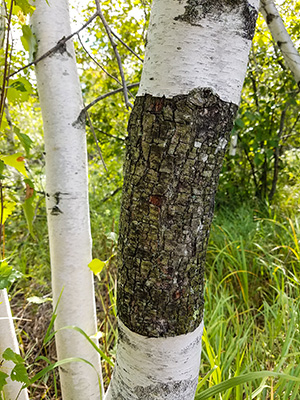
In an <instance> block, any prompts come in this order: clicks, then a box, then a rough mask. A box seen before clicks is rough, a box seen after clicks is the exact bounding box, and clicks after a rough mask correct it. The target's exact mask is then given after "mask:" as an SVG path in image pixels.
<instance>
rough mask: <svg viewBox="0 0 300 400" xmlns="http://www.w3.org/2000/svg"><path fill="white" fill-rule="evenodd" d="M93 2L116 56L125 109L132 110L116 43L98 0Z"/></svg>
mask: <svg viewBox="0 0 300 400" xmlns="http://www.w3.org/2000/svg"><path fill="white" fill-rule="evenodd" d="M95 1H96V7H97V14H98V15H99V17H100V19H101V21H102V24H103V25H104V28H105V30H106V33H107V36H108V38H109V41H110V43H111V45H112V48H113V50H114V53H115V56H116V59H117V62H118V66H119V71H120V75H121V80H122V85H123V93H124V99H125V105H126V107H127V109H129V108H132V107H133V105H132V104H131V103H130V102H129V100H128V93H127V85H126V81H125V76H124V71H123V66H122V60H121V57H120V54H119V52H118V49H117V45H116V43H115V41H114V38H113V35H112V32H111V29H110V27H109V25H108V23H107V21H106V19H105V17H104V15H103V13H102V10H101V7H100V2H99V0H95Z"/></svg>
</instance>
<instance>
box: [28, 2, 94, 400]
mask: <svg viewBox="0 0 300 400" xmlns="http://www.w3.org/2000/svg"><path fill="white" fill-rule="evenodd" d="M47 3H49V5H48V4H47ZM35 6H36V10H35V12H34V14H33V17H32V24H33V29H34V33H35V35H36V38H37V42H38V54H37V57H38V56H40V55H42V54H43V53H45V52H46V51H47V50H49V49H50V48H51V47H53V46H54V45H55V44H56V43H57V42H58V41H59V40H60V39H62V38H63V37H64V36H67V35H68V34H69V33H70V22H69V11H68V1H67V0H48V1H47V2H46V1H45V0H37V1H36V2H35ZM36 74H37V83H38V91H39V96H40V103H41V108H42V115H43V122H44V134H45V152H46V204H47V214H48V226H49V240H50V256H51V269H52V287H53V301H54V304H55V305H56V304H57V302H58V300H59V297H60V295H61V298H60V300H59V305H58V310H57V318H56V320H55V329H56V330H60V329H61V328H63V327H65V326H68V325H75V326H77V327H80V328H81V329H83V330H84V331H85V332H86V334H88V335H93V334H95V332H96V329H97V328H96V313H95V301H94V287H93V277H92V273H91V271H90V270H89V268H88V263H89V262H90V260H91V236H90V222H89V207H88V183H87V182H88V181H87V150H86V134H85V122H84V121H80V122H76V123H75V121H76V120H77V118H78V116H79V114H80V112H81V110H82V108H83V104H82V97H81V88H80V84H79V80H78V75H77V70H76V61H75V54H74V47H73V43H72V42H70V41H69V42H67V43H66V44H65V45H62V46H61V47H60V48H59V50H58V51H57V52H56V53H55V54H52V55H51V56H50V57H48V58H46V59H44V60H43V61H41V62H39V63H38V65H37V67H36ZM56 346H57V353H58V359H59V360H61V359H65V358H68V357H81V358H83V359H85V360H87V361H88V362H90V363H91V364H93V365H94V367H95V369H96V371H97V372H98V373H99V374H100V360H99V355H98V353H97V352H96V351H95V350H94V349H93V347H92V346H91V345H90V343H89V342H88V341H87V340H86V339H85V338H84V337H83V336H82V335H80V334H79V333H78V332H76V331H73V330H69V329H68V330H60V331H59V332H58V333H57V334H56ZM60 377H61V386H62V393H63V399H64V400H83V399H88V400H93V399H94V400H96V399H97V400H98V399H99V398H100V392H99V386H98V376H97V373H96V372H95V370H93V368H92V367H90V366H89V365H87V364H85V363H82V362H76V363H74V362H73V363H71V364H67V365H64V366H63V368H61V369H60Z"/></svg>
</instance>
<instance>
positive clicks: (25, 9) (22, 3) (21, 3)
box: [15, 0, 35, 15]
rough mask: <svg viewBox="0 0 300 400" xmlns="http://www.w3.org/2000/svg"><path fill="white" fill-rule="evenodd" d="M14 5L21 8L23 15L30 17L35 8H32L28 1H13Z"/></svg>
mask: <svg viewBox="0 0 300 400" xmlns="http://www.w3.org/2000/svg"><path fill="white" fill-rule="evenodd" d="M15 4H16V5H17V6H19V7H20V8H21V10H22V11H23V13H24V14H25V15H27V14H30V15H31V14H32V13H33V11H34V10H35V7H33V6H32V5H31V4H30V3H29V1H28V0H15Z"/></svg>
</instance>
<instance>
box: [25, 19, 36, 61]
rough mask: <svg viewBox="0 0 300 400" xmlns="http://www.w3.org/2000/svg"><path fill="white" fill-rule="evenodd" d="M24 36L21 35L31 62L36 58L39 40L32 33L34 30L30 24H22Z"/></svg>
mask: <svg viewBox="0 0 300 400" xmlns="http://www.w3.org/2000/svg"><path fill="white" fill-rule="evenodd" d="M22 32H23V36H21V41H22V44H23V47H24V49H25V50H26V51H28V52H29V60H28V61H29V62H32V61H33V60H34V59H35V54H36V51H37V42H36V38H35V36H34V35H33V33H32V30H31V28H30V26H29V25H23V26H22Z"/></svg>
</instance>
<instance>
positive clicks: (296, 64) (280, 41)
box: [260, 0, 300, 87]
mask: <svg viewBox="0 0 300 400" xmlns="http://www.w3.org/2000/svg"><path fill="white" fill-rule="evenodd" d="M260 12H261V13H262V15H263V16H264V18H265V20H266V23H267V25H268V27H269V29H270V32H271V35H272V37H273V39H274V41H275V42H276V43H277V45H278V47H279V48H280V50H281V52H282V55H283V57H284V60H285V62H286V64H287V65H288V67H289V69H290V70H291V72H292V74H293V76H294V78H295V80H296V83H297V85H298V86H299V87H300V55H299V53H298V51H297V49H296V47H295V45H294V43H293V42H292V40H291V37H290V35H289V34H288V32H287V30H286V27H285V26H284V23H283V21H282V19H281V17H280V14H279V12H278V10H277V8H276V6H275V3H274V1H273V0H261V2H260Z"/></svg>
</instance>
